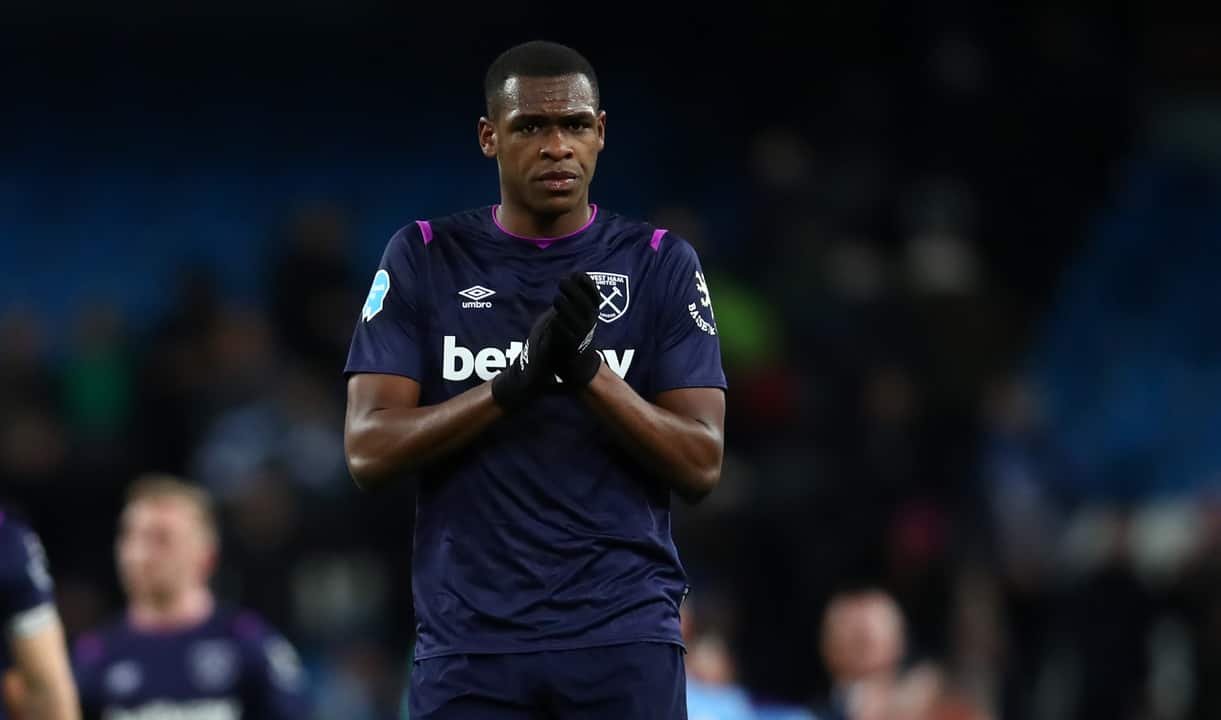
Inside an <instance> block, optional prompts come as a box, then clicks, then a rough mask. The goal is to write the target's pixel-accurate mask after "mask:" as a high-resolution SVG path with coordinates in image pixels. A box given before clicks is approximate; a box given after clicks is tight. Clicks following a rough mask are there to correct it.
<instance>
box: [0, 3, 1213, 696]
mask: <svg viewBox="0 0 1221 720" xmlns="http://www.w3.org/2000/svg"><path fill="white" fill-rule="evenodd" d="M169 5H173V6H174V9H172V10H171V9H167V8H168V6H169ZM1007 5H1009V6H1007V7H998V6H995V4H992V3H971V2H963V1H956V0H944V1H934V2H927V3H886V2H880V1H879V0H864V1H861V2H853V3H823V4H815V5H813V6H811V7H803V8H801V9H800V11H801V13H802V15H801V16H800V17H799V16H798V15H797V14H796V11H795V10H793V9H789V8H786V4H785V3H773V2H762V3H751V4H748V5H741V4H729V5H724V6H720V7H717V6H713V5H711V4H702V5H700V6H693V7H692V8H691V9H689V10H686V11H680V10H676V9H662V8H661V6H660V5H654V6H650V7H641V8H629V7H626V6H615V7H611V6H610V5H607V6H599V5H596V4H592V3H583V4H558V3H556V4H543V3H529V2H526V3H498V4H495V5H490V6H487V7H479V6H475V5H469V4H452V6H450V5H445V6H443V7H424V6H423V5H422V4H419V3H390V2H373V1H371V0H349V1H348V2H343V3H340V2H329V1H327V0H311V1H308V2H295V3H288V2H263V3H259V4H257V5H256V4H252V3H237V2H207V3H205V2H186V3H166V4H162V3H139V2H127V3H118V4H93V3H90V4H85V3H64V2H59V3H56V2H50V3H36V2H17V3H5V4H4V5H3V7H2V8H0V93H2V95H0V97H2V101H0V138H2V139H0V268H3V270H2V272H0V279H2V282H0V483H2V485H0V494H2V495H3V496H5V497H7V498H8V499H9V500H11V501H12V502H14V503H16V504H17V505H18V506H19V507H21V508H22V509H24V510H25V512H26V513H27V514H28V515H29V516H30V517H31V518H32V519H33V520H34V523H35V526H36V527H37V529H38V530H39V531H40V532H41V533H42V535H43V538H44V540H45V541H46V544H47V546H48V550H49V553H50V557H51V562H52V567H53V570H54V573H55V576H56V578H57V580H58V583H59V584H58V588H59V599H60V603H61V608H62V611H63V613H64V616H65V618H66V622H67V624H68V629H69V631H70V633H71V634H73V635H75V634H76V633H78V632H79V631H81V630H82V629H83V628H84V627H87V626H88V625H91V624H93V623H95V622H97V621H99V620H100V619H103V618H106V617H109V616H111V615H112V614H113V613H115V612H116V611H117V610H118V609H119V608H120V604H119V603H120V602H121V601H120V597H119V596H118V595H117V586H116V584H115V581H114V572H113V562H112V557H111V555H112V552H111V544H112V538H113V533H114V527H115V513H116V509H117V507H118V505H119V502H120V498H121V492H122V488H123V487H124V485H125V484H126V483H127V482H128V481H129V480H130V479H131V478H132V477H133V476H134V474H135V473H137V472H141V471H145V470H153V469H157V470H168V471H173V472H178V473H183V474H185V475H187V476H189V477H191V478H192V479H193V480H196V481H198V482H201V483H204V484H206V485H207V486H208V487H209V488H210V489H212V490H213V491H214V492H216V493H217V495H218V497H220V498H221V499H222V504H223V507H224V516H223V517H224V524H225V548H224V552H225V559H224V565H223V569H222V571H221V572H220V574H219V576H218V577H217V582H216V587H217V589H218V590H219V592H220V593H221V594H222V596H223V597H224V598H226V599H229V600H232V601H236V602H241V603H244V604H246V605H249V606H251V607H252V608H254V609H256V610H258V611H259V612H261V613H263V614H265V615H266V616H267V617H268V618H269V619H270V620H271V621H272V622H273V623H275V624H276V625H278V626H280V627H282V628H284V629H285V630H286V632H287V633H288V634H289V636H290V637H291V638H292V640H293V641H294V642H295V643H296V644H297V645H298V647H299V648H300V649H301V650H302V652H303V653H304V654H305V656H306V658H307V660H308V663H309V666H310V669H311V672H312V673H313V677H314V681H315V686H316V688H317V689H318V694H319V696H320V698H321V699H322V700H323V701H325V703H329V704H327V705H325V707H326V708H330V710H325V709H324V710H321V711H320V713H321V714H320V717H345V718H346V717H351V718H364V717H370V718H372V717H379V718H380V717H395V716H396V713H397V705H398V700H399V696H400V693H401V690H402V681H403V679H404V677H405V672H406V670H407V664H406V662H405V659H406V657H407V656H408V653H409V650H410V642H411V628H412V616H411V604H410V595H409V588H410V586H409V579H408V578H409V569H410V566H409V558H410V537H411V531H412V516H413V507H412V493H411V489H410V487H406V486H405V487H402V488H399V489H397V490H395V491H393V492H391V493H389V495H388V496H387V497H376V498H375V497H370V496H362V495H361V494H360V493H359V492H358V491H357V490H356V489H355V488H354V487H353V485H352V483H351V481H350V479H349V478H348V477H347V475H346V473H345V471H344V467H343V459H342V453H341V440H342V439H341V426H342V412H343V397H344V396H343V384H342V380H341V378H340V369H341V367H342V363H343V359H344V355H345V352H346V347H347V341H348V338H349V333H350V331H351V328H352V324H353V322H354V320H355V319H356V317H357V315H358V312H359V307H360V304H361V302H362V299H363V297H364V294H365V291H366V290H367V287H368V283H369V280H370V278H371V276H372V272H373V269H374V267H375V264H376V261H377V258H378V257H379V255H380V252H381V250H382V247H383V246H384V243H385V241H386V239H387V238H388V237H389V236H390V235H391V234H392V233H393V232H394V231H395V230H396V229H397V228H398V227H400V226H402V225H404V224H406V223H408V222H410V221H412V220H415V219H417V218H426V217H429V216H435V215H441V214H445V213H447V212H450V211H453V210H457V209H461V208H465V207H468V206H471V205H477V204H485V203H489V202H492V201H494V200H495V199H496V187H497V186H496V181H495V168H494V165H493V164H492V163H490V162H487V161H485V160H484V159H483V158H482V157H481V156H480V155H479V154H478V151H477V146H476V143H475V136H474V130H475V120H476V118H477V117H478V115H479V114H480V112H481V109H482V106H481V103H482V98H481V81H482V73H483V72H484V69H485V68H486V66H487V64H488V62H489V61H490V60H491V59H492V58H493V57H494V56H495V55H496V54H497V53H498V52H499V51H500V50H502V49H504V48H506V47H508V46H509V45H511V44H513V43H515V42H518V41H522V40H526V39H534V38H547V39H553V40H558V41H560V42H564V43H567V44H571V45H573V46H575V47H576V48H578V49H579V50H581V51H582V52H584V53H585V54H586V55H587V56H588V57H589V58H590V59H591V60H592V61H593V63H594V66H595V67H596V68H597V69H598V72H599V74H600V78H601V81H602V95H603V104H604V107H605V108H606V109H607V111H608V115H609V122H608V146H607V150H606V152H605V153H604V154H603V155H602V158H601V161H600V164H599V172H598V178H597V180H596V181H595V184H594V193H593V198H594V200H595V201H596V202H598V203H600V204H602V205H604V206H606V207H609V208H613V209H615V210H618V211H620V212H624V213H628V214H634V215H638V216H641V217H644V218H647V219H650V220H652V221H654V222H657V223H658V224H661V225H664V226H666V227H669V228H671V229H673V230H675V231H677V232H680V233H682V234H684V235H685V236H686V237H687V238H688V239H689V240H691V241H692V242H693V244H695V245H696V247H697V249H698V251H699V252H700V254H701V257H702V258H703V262H704V266H705V268H706V270H707V271H708V276H709V285H710V288H711V292H712V297H713V300H714V304H715V307H716V316H717V319H718V321H719V325H720V329H721V333H722V342H723V348H722V349H723V353H724V361H725V366H726V370H727V372H728V375H729V378H730V392H729V396H728V397H729V416H728V421H727V455H726V460H725V469H724V476H723V481H722V486H721V488H720V489H719V490H718V491H717V492H716V493H715V494H714V495H713V496H712V497H711V498H710V499H709V500H708V501H707V502H706V503H705V504H703V505H701V506H699V507H697V508H694V509H692V508H685V507H680V508H679V509H678V510H677V511H676V514H677V518H676V531H675V532H676V538H677V540H678V542H679V548H680V552H681V553H682V555H683V558H684V560H685V562H686V564H687V567H688V570H689V572H690V574H691V576H692V584H693V591H692V594H691V608H692V610H693V613H694V617H695V618H696V627H697V628H698V631H699V632H700V633H705V634H709V635H719V636H720V637H723V638H724V639H725V640H726V641H727V644H728V648H729V649H730V651H731V653H732V656H733V660H734V666H735V667H736V682H737V683H738V684H739V685H740V686H741V687H742V688H744V689H746V690H747V691H748V692H749V693H750V694H751V695H752V697H754V698H756V699H757V700H758V702H760V703H767V702H775V703H789V704H794V705H807V706H811V707H812V706H814V705H815V704H817V703H818V702H820V701H821V699H822V698H823V697H824V695H825V694H826V692H827V689H828V685H829V682H830V680H829V677H828V674H827V672H826V669H825V667H824V665H823V663H822V660H821V659H820V656H819V628H820V623H821V614H822V612H823V609H824V608H825V607H826V605H827V602H828V600H829V598H830V597H832V595H833V594H834V593H836V592H840V591H842V590H845V589H849V588H856V587H864V586H877V587H881V588H883V589H885V591H887V592H888V593H890V594H891V595H892V596H893V597H894V598H896V599H897V600H898V602H899V603H900V606H901V607H902V609H903V612H904V616H905V618H906V621H907V640H908V645H907V654H906V656H905V662H906V666H908V667H914V666H923V667H930V666H931V667H936V668H938V669H939V671H940V672H941V673H943V674H944V677H945V678H947V682H949V683H950V684H951V685H952V686H953V687H956V688H959V689H960V690H961V692H962V693H963V694H964V695H966V696H968V697H970V698H972V702H974V703H975V704H976V705H978V706H979V707H981V708H984V709H986V710H987V711H988V712H989V713H990V715H985V716H984V717H997V718H1000V717H1003V718H1017V719H1026V718H1038V719H1039V720H1055V719H1056V718H1100V719H1101V718H1106V719H1107V720H1116V719H1119V718H1148V719H1151V720H1152V719H1154V718H1156V719H1158V720H1173V719H1175V718H1216V717H1221V692H1219V691H1218V689H1219V688H1221V603H1219V601H1221V564H1219V563H1218V562H1217V557H1218V550H1219V549H1221V504H1218V502H1217V498H1218V494H1217V490H1218V488H1219V487H1221V474H1219V472H1221V402H1218V401H1219V400H1221V340H1219V339H1218V338H1221V334H1219V333H1218V332H1217V330H1216V321H1215V318H1216V317H1217V315H1216V312H1217V310H1218V309H1221V301H1219V300H1218V298H1219V293H1218V292H1217V283H1216V277H1218V271H1219V270H1221V94H1219V92H1218V90H1219V88H1221V50H1219V49H1218V48H1219V47H1221V46H1218V44H1217V43H1216V33H1215V31H1216V29H1217V25H1216V24H1213V23H1208V22H1204V21H1199V20H1197V21H1194V22H1178V23H1172V22H1170V21H1171V17H1170V14H1169V13H1166V14H1165V15H1163V14H1162V13H1161V12H1160V11H1158V10H1157V9H1156V5H1155V4H1154V3H1151V2H1140V3H1134V4H1112V3H1102V2H1097V3H1080V4H1078V3H1069V4H1065V3H1060V2H1035V3H1029V4H1023V5H1021V6H1020V7H1019V6H1016V5H1012V4H1007ZM1119 5H1123V9H1122V10H1119V9H1116V8H1117V7H1118V6H1119ZM922 663H923V664H924V665H921V664H922ZM930 664H931V665H930ZM337 707H342V708H345V709H344V710H343V711H342V712H341V713H339V714H335V713H336V712H337V711H335V710H334V708H337ZM328 713H329V714H328ZM366 713H367V714H366ZM938 717H942V716H938Z"/></svg>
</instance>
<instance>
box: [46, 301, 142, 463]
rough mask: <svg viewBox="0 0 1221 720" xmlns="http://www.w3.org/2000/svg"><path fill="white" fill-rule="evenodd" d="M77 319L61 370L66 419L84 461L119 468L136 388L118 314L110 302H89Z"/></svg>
mask: <svg viewBox="0 0 1221 720" xmlns="http://www.w3.org/2000/svg"><path fill="white" fill-rule="evenodd" d="M77 322H78V325H77V328H76V342H75V344H74V347H73V349H72V351H71V354H70V356H69V357H68V360H67V362H66V364H65V367H64V372H63V376H64V410H65V416H66V420H67V422H68V426H69V427H70V428H71V429H72V431H73V432H74V434H75V439H76V441H77V442H78V443H80V445H81V448H80V451H81V452H82V453H83V455H84V456H85V457H86V458H88V459H89V464H91V465H93V466H95V467H96V466H98V465H109V466H111V467H112V468H114V469H115V470H116V471H119V472H121V471H123V470H125V469H126V468H124V467H122V462H123V458H122V457H121V456H119V455H120V454H121V453H125V452H127V451H128V447H127V442H126V441H127V433H128V432H129V430H130V426H129V424H130V422H131V419H132V416H133V413H134V397H133V394H134V391H135V388H134V382H135V378H134V368H133V361H134V358H133V357H132V352H131V349H130V348H129V347H128V346H127V339H126V337H125V335H124V332H125V328H124V325H123V318H122V315H121V314H120V312H119V309H118V308H117V307H116V306H114V305H111V304H106V303H90V304H89V305H87V306H85V307H84V308H83V309H82V312H81V315H80V317H79V319H78V321H77Z"/></svg>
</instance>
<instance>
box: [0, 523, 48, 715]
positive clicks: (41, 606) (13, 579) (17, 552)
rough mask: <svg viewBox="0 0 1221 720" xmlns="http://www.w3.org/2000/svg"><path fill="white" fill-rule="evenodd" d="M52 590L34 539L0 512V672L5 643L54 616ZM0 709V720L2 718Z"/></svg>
mask: <svg viewBox="0 0 1221 720" xmlns="http://www.w3.org/2000/svg"><path fill="white" fill-rule="evenodd" d="M53 592H54V587H53V583H52V581H51V575H50V573H49V572H48V570H47V556H46V553H45V552H43V549H42V543H40V542H39V540H38V536H37V535H35V534H34V532H33V531H32V530H30V529H29V528H28V527H26V526H25V525H24V524H22V523H20V522H18V521H17V520H16V519H15V518H13V517H12V516H10V515H6V514H5V513H4V512H2V511H0V624H2V625H3V626H4V640H3V642H0V672H3V671H4V670H7V669H8V667H9V665H10V664H11V663H12V658H11V656H10V650H9V642H10V640H11V638H13V637H15V636H17V635H20V634H22V633H26V632H30V631H32V630H36V629H38V628H39V627H42V626H43V625H44V624H45V623H46V622H48V621H49V620H53V619H55V617H56V612H55V600H54V597H53ZM0 706H2V703H0ZM3 712H4V711H3V708H2V707H0V717H2V716H3Z"/></svg>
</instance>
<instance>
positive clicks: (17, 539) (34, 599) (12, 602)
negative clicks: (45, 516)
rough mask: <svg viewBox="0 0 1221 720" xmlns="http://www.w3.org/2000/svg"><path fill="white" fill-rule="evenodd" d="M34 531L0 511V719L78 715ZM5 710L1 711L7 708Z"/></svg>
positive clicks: (55, 719)
mask: <svg viewBox="0 0 1221 720" xmlns="http://www.w3.org/2000/svg"><path fill="white" fill-rule="evenodd" d="M53 592H54V583H53V581H52V579H51V574H50V571H49V569H48V567H47V558H46V554H45V553H44V551H43V548H42V543H41V541H40V540H39V538H38V536H37V535H35V534H34V532H33V531H31V530H30V528H28V527H26V526H25V525H24V524H22V523H20V522H18V521H17V519H16V518H14V517H13V516H12V515H10V514H6V513H5V512H3V511H0V623H3V626H4V641H3V642H2V643H0V679H2V680H3V683H2V685H3V687H2V688H0V689H3V702H0V720H4V718H5V717H8V718H11V719H12V720H76V719H77V718H79V717H80V705H79V701H78V699H77V693H76V683H75V681H74V680H73V677H72V665H71V663H70V662H69V660H68V648H67V644H66V642H65V640H64V629H63V625H62V624H61V622H60V619H59V612H58V611H57V609H56V607H55V598H54V596H53ZM6 709H7V711H8V714H7V715H6V714H5V711H6Z"/></svg>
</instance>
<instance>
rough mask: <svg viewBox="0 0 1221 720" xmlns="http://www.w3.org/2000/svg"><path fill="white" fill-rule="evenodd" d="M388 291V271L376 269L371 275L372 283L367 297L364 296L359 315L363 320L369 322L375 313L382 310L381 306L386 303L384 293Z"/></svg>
mask: <svg viewBox="0 0 1221 720" xmlns="http://www.w3.org/2000/svg"><path fill="white" fill-rule="evenodd" d="M388 292H390V273H388V272H386V271H385V270H378V271H377V274H376V275H374V276H373V285H372V287H370V288H369V297H367V298H365V307H364V309H363V310H361V313H360V317H361V319H363V320H364V321H365V322H369V321H370V320H372V319H373V317H374V316H375V315H377V314H378V313H379V312H381V311H382V307H384V306H385V304H386V293H388Z"/></svg>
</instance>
